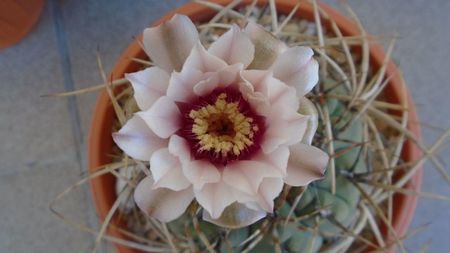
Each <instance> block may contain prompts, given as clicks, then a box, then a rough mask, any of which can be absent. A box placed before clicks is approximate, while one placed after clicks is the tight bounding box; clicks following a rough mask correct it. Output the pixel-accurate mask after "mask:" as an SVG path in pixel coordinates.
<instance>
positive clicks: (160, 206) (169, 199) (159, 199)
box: [134, 177, 194, 222]
mask: <svg viewBox="0 0 450 253" xmlns="http://www.w3.org/2000/svg"><path fill="white" fill-rule="evenodd" d="M193 199H194V194H193V192H192V188H191V187H189V188H187V189H185V190H181V191H172V190H169V189H165V188H159V189H153V179H152V178H151V177H146V178H144V179H143V180H142V181H141V182H140V183H139V184H138V186H137V187H136V189H135V191H134V200H135V201H136V204H137V205H138V207H139V208H140V209H141V210H142V211H143V212H144V213H146V214H147V215H149V216H152V217H154V218H156V219H158V220H159V221H161V222H169V221H172V220H175V219H176V218H178V217H180V216H181V215H182V214H183V213H184V211H185V210H186V208H187V207H188V206H189V204H190V203H191V201H192V200H193Z"/></svg>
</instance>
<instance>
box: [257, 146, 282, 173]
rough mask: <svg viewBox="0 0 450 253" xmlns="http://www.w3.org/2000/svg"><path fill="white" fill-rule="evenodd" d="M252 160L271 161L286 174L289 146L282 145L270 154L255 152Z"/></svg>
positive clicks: (270, 162)
mask: <svg viewBox="0 0 450 253" xmlns="http://www.w3.org/2000/svg"><path fill="white" fill-rule="evenodd" d="M252 160H254V161H259V162H263V163H269V164H271V165H273V166H274V167H275V168H277V169H278V170H279V171H280V172H281V174H283V175H286V170H287V164H288V160H289V148H288V147H285V146H281V147H279V148H277V149H275V150H274V151H273V152H271V153H268V154H265V153H264V152H258V153H257V154H255V156H254V158H252Z"/></svg>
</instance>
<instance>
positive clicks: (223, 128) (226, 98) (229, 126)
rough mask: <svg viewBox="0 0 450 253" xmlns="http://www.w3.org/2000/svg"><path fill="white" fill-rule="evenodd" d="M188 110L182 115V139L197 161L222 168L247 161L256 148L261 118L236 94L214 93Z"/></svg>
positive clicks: (228, 91)
mask: <svg viewBox="0 0 450 253" xmlns="http://www.w3.org/2000/svg"><path fill="white" fill-rule="evenodd" d="M190 107H191V108H190V109H188V110H186V112H185V123H187V124H185V128H184V133H185V134H184V136H185V138H186V139H188V141H189V142H190V144H191V149H192V151H193V154H194V157H195V158H196V159H205V158H206V159H208V160H210V161H211V162H213V163H219V164H224V165H225V164H227V163H229V162H231V161H234V160H238V159H243V158H248V156H249V155H251V154H252V153H253V152H254V151H255V150H257V148H259V139H260V136H261V134H262V132H263V131H264V127H263V118H262V117H261V116H258V115H256V114H255V113H254V112H253V110H251V108H250V105H249V104H248V103H247V102H246V101H245V100H244V99H243V97H242V95H241V94H240V93H239V92H236V91H232V90H222V91H214V92H212V93H211V94H210V95H208V96H207V97H204V98H200V99H198V101H196V102H195V103H193V104H191V106H190Z"/></svg>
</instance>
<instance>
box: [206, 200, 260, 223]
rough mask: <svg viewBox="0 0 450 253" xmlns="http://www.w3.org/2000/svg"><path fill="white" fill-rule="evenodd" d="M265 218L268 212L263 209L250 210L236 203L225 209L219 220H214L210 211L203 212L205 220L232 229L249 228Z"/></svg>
mask: <svg viewBox="0 0 450 253" xmlns="http://www.w3.org/2000/svg"><path fill="white" fill-rule="evenodd" d="M265 216H266V212H265V211H263V210H261V209H259V210H258V209H257V210H253V209H249V208H247V207H246V206H245V205H244V204H240V203H236V202H235V203H233V204H231V205H229V206H228V207H227V208H225V210H223V212H222V215H221V216H220V217H219V218H217V219H213V218H212V217H211V215H210V214H209V213H208V211H206V210H203V220H205V221H208V222H211V223H213V224H216V225H218V226H221V227H226V228H230V229H237V228H241V227H246V226H249V225H251V224H253V223H255V222H257V221H258V220H260V219H262V218H264V217H265Z"/></svg>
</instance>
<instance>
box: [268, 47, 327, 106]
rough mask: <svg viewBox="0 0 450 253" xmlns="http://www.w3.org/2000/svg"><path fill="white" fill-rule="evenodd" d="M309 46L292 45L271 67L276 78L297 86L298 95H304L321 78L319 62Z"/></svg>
mask: <svg viewBox="0 0 450 253" xmlns="http://www.w3.org/2000/svg"><path fill="white" fill-rule="evenodd" d="M313 54H314V52H313V51H312V50H311V48H309V47H292V48H289V49H287V50H286V51H284V52H283V53H282V54H281V55H279V57H278V58H277V60H276V61H275V62H274V63H273V65H272V67H271V69H272V70H273V74H274V77H275V78H278V79H280V80H281V81H283V82H284V83H286V84H287V85H289V86H292V87H295V88H296V90H297V95H298V96H299V97H303V96H304V95H305V94H306V93H308V92H309V91H311V89H312V88H313V87H314V86H315V85H316V83H317V81H318V80H319V64H318V63H317V61H316V60H315V59H314V58H312V56H313Z"/></svg>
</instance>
